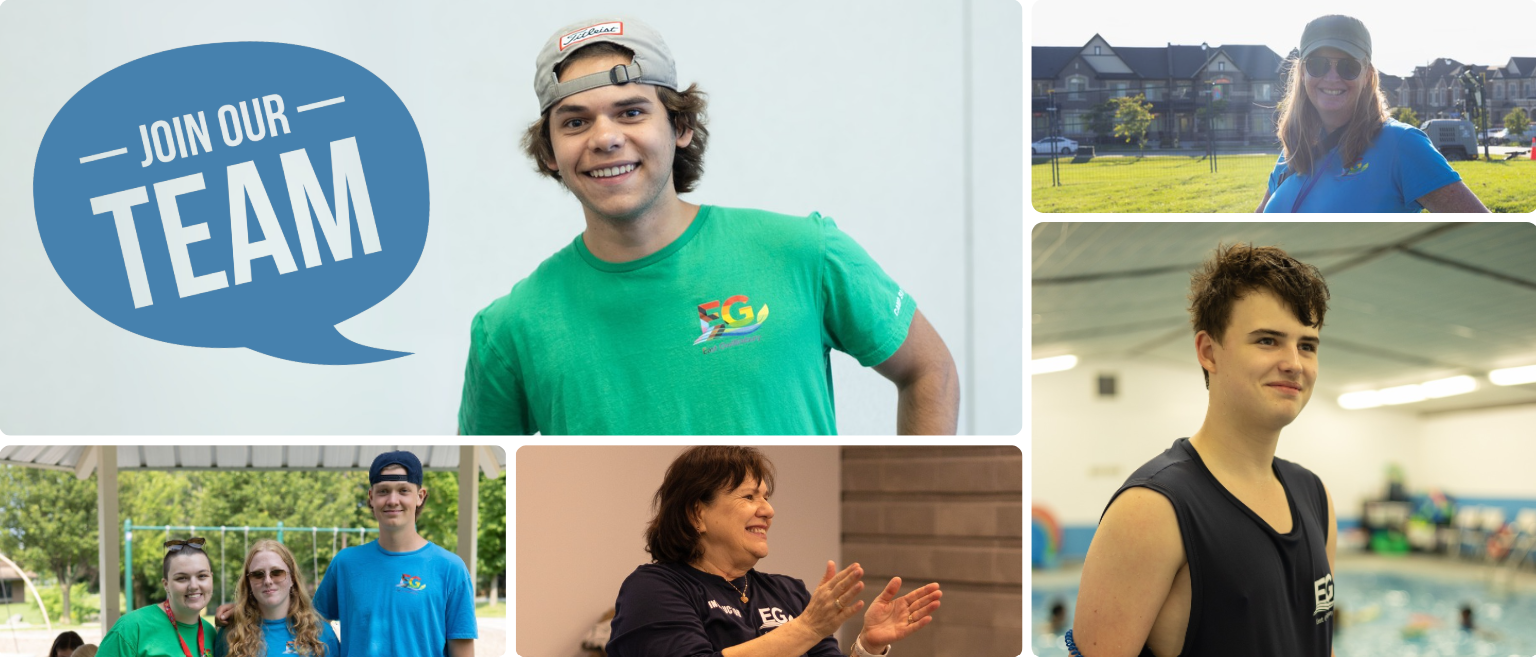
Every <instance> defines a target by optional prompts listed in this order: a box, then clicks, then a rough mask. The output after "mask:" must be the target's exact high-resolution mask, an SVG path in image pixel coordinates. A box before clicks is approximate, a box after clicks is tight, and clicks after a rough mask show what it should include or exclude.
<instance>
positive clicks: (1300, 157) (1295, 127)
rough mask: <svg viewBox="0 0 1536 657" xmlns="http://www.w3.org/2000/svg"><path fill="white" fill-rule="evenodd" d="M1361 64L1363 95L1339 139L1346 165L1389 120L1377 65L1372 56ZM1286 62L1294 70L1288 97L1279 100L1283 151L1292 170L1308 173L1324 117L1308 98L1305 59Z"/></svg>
mask: <svg viewBox="0 0 1536 657" xmlns="http://www.w3.org/2000/svg"><path fill="white" fill-rule="evenodd" d="M1361 64H1363V66H1362V67H1361V72H1360V78H1359V80H1360V98H1359V99H1358V100H1356V101H1355V108H1354V111H1353V112H1351V113H1350V117H1349V122H1348V123H1346V124H1344V127H1343V130H1344V136H1343V138H1342V139H1340V140H1339V155H1340V156H1341V157H1342V158H1343V164H1344V166H1345V167H1348V166H1350V165H1352V164H1354V162H1355V161H1356V160H1359V159H1360V156H1361V155H1362V154H1364V153H1365V151H1366V149H1368V148H1370V147H1371V142H1373V141H1375V140H1376V135H1378V134H1381V127H1382V126H1383V125H1386V122H1387V96H1386V94H1384V93H1382V92H1381V81H1380V78H1379V77H1378V76H1377V74H1376V67H1375V66H1374V65H1372V64H1371V62H1370V60H1365V61H1362V62H1361ZM1286 65H1287V66H1290V67H1291V74H1290V81H1289V82H1288V83H1287V86H1288V88H1287V90H1286V93H1285V100H1283V101H1281V102H1280V146H1281V154H1282V155H1284V156H1285V163H1286V164H1287V165H1289V166H1290V168H1291V170H1293V171H1295V172H1296V173H1299V174H1303V175H1305V174H1309V173H1312V169H1313V168H1314V167H1315V166H1316V164H1317V163H1316V162H1315V161H1314V159H1315V157H1316V156H1317V155H1318V153H1314V152H1313V148H1315V147H1316V146H1317V145H1318V144H1319V143H1321V142H1322V138H1321V137H1320V135H1321V134H1322V132H1323V117H1322V116H1321V115H1319V114H1318V113H1317V108H1316V107H1313V106H1312V101H1310V100H1309V99H1308V98H1307V88H1306V85H1305V83H1304V82H1303V80H1305V78H1304V77H1303V76H1304V75H1305V73H1303V69H1305V68H1306V62H1305V61H1303V60H1301V59H1300V58H1298V57H1292V58H1290V59H1289V60H1286Z"/></svg>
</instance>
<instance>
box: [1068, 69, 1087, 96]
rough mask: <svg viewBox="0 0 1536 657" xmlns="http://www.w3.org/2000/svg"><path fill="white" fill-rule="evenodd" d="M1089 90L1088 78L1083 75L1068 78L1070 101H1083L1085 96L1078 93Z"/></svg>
mask: <svg viewBox="0 0 1536 657" xmlns="http://www.w3.org/2000/svg"><path fill="white" fill-rule="evenodd" d="M1087 89H1088V78H1086V77H1083V76H1081V75H1074V76H1071V77H1069V78H1067V91H1068V92H1069V93H1068V94H1067V99H1068V100H1083V94H1081V93H1077V92H1080V91H1086V90H1087Z"/></svg>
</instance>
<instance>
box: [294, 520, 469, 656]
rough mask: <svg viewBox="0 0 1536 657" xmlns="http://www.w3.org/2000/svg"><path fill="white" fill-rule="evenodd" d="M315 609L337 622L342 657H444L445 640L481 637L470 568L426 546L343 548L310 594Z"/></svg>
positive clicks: (431, 545)
mask: <svg viewBox="0 0 1536 657" xmlns="http://www.w3.org/2000/svg"><path fill="white" fill-rule="evenodd" d="M315 610H316V611H318V612H320V615H321V616H324V617H326V618H328V619H332V620H339V621H341V634H342V636H344V637H346V641H345V642H343V643H342V644H341V657H407V656H410V657H418V656H426V655H447V654H448V640H449V639H474V638H477V637H478V636H479V630H478V629H477V628H476V625H475V589H474V585H473V583H471V582H470V579H469V569H467V568H465V567H464V560H463V559H460V558H459V555H457V554H454V553H452V552H449V551H447V550H444V549H443V548H441V547H438V546H437V544H435V543H432V542H430V541H429V542H428V543H427V544H426V545H425V546H423V547H422V548H420V549H418V550H413V551H411V552H390V551H388V550H385V549H384V548H382V547H379V542H378V541H372V542H369V543H364V544H363V545H359V546H356V547H349V548H347V549H345V550H342V551H341V552H340V553H339V554H337V555H336V558H335V559H333V560H331V565H330V566H328V567H327V568H326V569H325V579H324V580H322V581H321V582H320V588H319V589H318V590H316V591H315Z"/></svg>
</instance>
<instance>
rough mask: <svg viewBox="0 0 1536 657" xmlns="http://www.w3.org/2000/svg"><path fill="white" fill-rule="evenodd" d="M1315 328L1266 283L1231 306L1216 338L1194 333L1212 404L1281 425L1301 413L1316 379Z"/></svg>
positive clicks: (1259, 424)
mask: <svg viewBox="0 0 1536 657" xmlns="http://www.w3.org/2000/svg"><path fill="white" fill-rule="evenodd" d="M1318 342H1319V338H1318V331H1317V329H1316V328H1313V327H1310V326H1306V325H1304V324H1302V323H1301V322H1300V321H1299V320H1297V319H1296V316H1295V315H1294V314H1292V313H1291V310H1290V308H1288V307H1286V306H1285V304H1284V303H1282V302H1281V301H1280V298H1279V297H1278V296H1276V295H1275V294H1274V293H1273V292H1270V291H1269V290H1267V289H1261V290H1257V291H1253V292H1249V293H1248V294H1247V295H1245V296H1244V297H1243V298H1241V299H1239V300H1238V301H1237V302H1236V303H1235V304H1233V306H1232V319H1231V322H1230V323H1229V324H1228V325H1227V329H1226V334H1225V336H1224V337H1223V339H1222V341H1221V342H1220V343H1217V342H1216V341H1215V340H1212V339H1211V336H1210V334H1209V333H1206V332H1205V331H1201V332H1200V333H1199V334H1197V335H1196V350H1197V352H1198V355H1199V358H1200V364H1201V365H1202V366H1204V367H1205V368H1206V370H1207V371H1209V372H1210V373H1211V406H1212V407H1213V408H1221V409H1224V412H1225V413H1227V414H1229V415H1231V416H1232V417H1233V419H1234V420H1236V421H1237V422H1238V423H1239V424H1243V425H1248V426H1252V427H1254V428H1255V429H1259V430H1265V431H1268V430H1273V431H1279V430H1280V429H1281V428H1284V427H1285V426H1286V425H1289V424H1290V423H1291V422H1292V421H1293V420H1295V419H1296V416H1297V415H1299V414H1301V409H1303V408H1305V407H1306V405H1307V401H1308V400H1310V399H1311V398H1312V390H1313V384H1315V383H1316V382H1317V348H1318Z"/></svg>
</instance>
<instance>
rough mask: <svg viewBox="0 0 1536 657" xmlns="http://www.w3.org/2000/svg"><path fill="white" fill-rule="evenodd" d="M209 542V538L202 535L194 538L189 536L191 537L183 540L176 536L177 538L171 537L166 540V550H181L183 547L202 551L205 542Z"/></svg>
mask: <svg viewBox="0 0 1536 657" xmlns="http://www.w3.org/2000/svg"><path fill="white" fill-rule="evenodd" d="M207 542H208V539H206V538H203V537H201V536H198V537H194V538H189V539H187V540H185V541H183V540H181V539H179V538H175V539H171V540H169V541H166V542H165V551H166V552H179V551H181V549H182V548H195V549H197V550H198V551H199V552H201V551H202V549H203V543H207Z"/></svg>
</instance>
